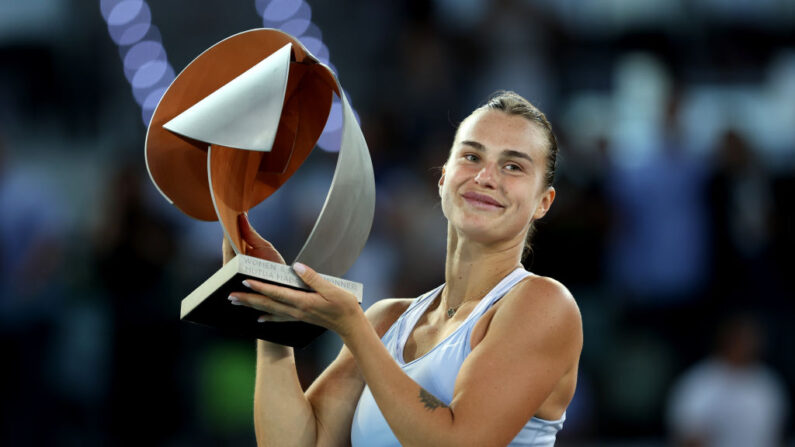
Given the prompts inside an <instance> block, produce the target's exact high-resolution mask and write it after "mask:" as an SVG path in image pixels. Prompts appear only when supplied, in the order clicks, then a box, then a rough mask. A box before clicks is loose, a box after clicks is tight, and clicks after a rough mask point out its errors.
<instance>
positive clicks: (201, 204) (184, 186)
mask: <svg viewBox="0 0 795 447" xmlns="http://www.w3.org/2000/svg"><path fill="white" fill-rule="evenodd" d="M275 58H281V60H276V59H275ZM263 64H264V65H263ZM268 64H269V66H265V65H268ZM260 65H262V66H263V67H265V68H264V69H262V70H260V72H259V73H254V71H255V69H256V68H257V67H258V66H260ZM269 68H270V71H268V69H269ZM263 70H264V71H263ZM280 70H281V71H280ZM285 70H286V71H285ZM246 77H247V78H246ZM285 77H286V79H283V78H285ZM223 89H226V90H224V92H225V94H226V97H225V98H224V97H222V98H221V99H220V100H217V101H215V103H209V102H208V100H212V99H213V98H212V96H213V95H216V96H218V95H217V94H218V93H224V92H222V91H221V90H223ZM230 92H231V93H230ZM333 93H337V94H338V95H339V94H340V91H339V89H338V87H337V83H336V81H335V78H334V75H333V74H332V73H331V71H330V70H329V69H328V68H327V67H326V66H324V65H322V64H320V63H318V62H317V61H316V60H315V59H314V58H313V57H312V56H311V55H310V54H309V53H307V52H306V50H305V49H304V48H303V46H302V45H301V44H300V42H298V41H297V40H296V39H294V38H293V37H291V36H289V35H287V34H285V33H283V32H280V31H277V30H269V29H258V30H252V31H247V32H243V33H240V34H237V35H234V36H232V37H229V38H227V39H225V40H223V41H221V42H219V43H217V44H216V45H214V46H212V47H211V48H209V49H208V50H206V51H205V52H203V53H202V54H201V55H199V56H198V57H197V58H196V59H195V60H193V61H192V62H191V63H190V64H189V65H188V66H187V67H186V68H185V69H184V70H183V71H182V72H181V73H180V74H179V76H177V78H176V79H175V80H174V82H173V83H172V84H171V86H170V87H169V88H168V90H167V91H166V93H165V94H164V95H163V97H162V99H161V100H160V103H159V104H158V106H157V109H156V110H155V113H154V115H153V116H152V120H151V122H150V125H149V131H148V133H147V137H146V161H147V167H148V169H149V173H150V175H151V177H152V181H153V182H154V183H155V185H156V186H157V188H158V189H159V190H160V192H161V193H162V194H163V195H164V196H165V197H166V198H167V199H168V200H169V201H170V202H171V203H173V204H174V205H175V206H176V207H177V208H179V209H180V210H181V211H183V212H184V213H185V214H187V215H189V216H191V217H194V218H197V219H200V220H217V219H218V220H220V221H221V224H222V226H223V228H224V231H225V233H226V235H227V236H228V237H229V239H230V242H232V244H233V246H234V248H235V252H237V253H245V244H244V243H243V242H242V238H241V236H240V233H239V229H238V226H237V216H238V215H239V214H240V213H243V212H245V211H248V210H249V209H251V208H253V207H254V206H256V205H257V204H259V203H260V202H262V201H263V200H264V199H266V198H267V197H268V196H270V195H271V194H273V192H274V191H276V190H277V189H278V188H279V187H281V186H282V185H283V184H284V183H285V182H286V181H287V179H289V178H290V177H291V176H292V175H293V174H294V173H295V171H296V170H297V169H298V167H299V166H300V165H301V164H302V163H303V162H304V161H305V160H306V158H307V156H308V155H309V153H310V152H311V151H312V149H313V148H314V146H315V143H316V141H317V140H318V138H319V136H320V134H321V132H322V131H323V127H324V125H325V122H326V120H327V118H328V115H329V111H330V109H331V100H332V95H333ZM235 95H237V96H235ZM221 96H223V95H221ZM280 96H281V97H280ZM282 98H283V99H282ZM216 99H218V98H216ZM263 104H264V105H265V106H266V107H265V110H263ZM189 109H190V110H189ZM194 111H195V112H196V113H193V115H192V116H191V117H189V119H188V121H190V120H192V122H189V123H188V124H187V125H183V126H182V127H179V124H178V123H176V122H177V121H178V120H179V119H180V118H182V117H183V116H187V115H188V114H189V113H190V112H194ZM246 120H248V122H246ZM183 121H185V120H183ZM172 123H174V124H173V125H172V129H169V125H170V124H172ZM241 123H242V124H241ZM191 126H192V127H193V128H192V129H191V128H190V127H191ZM214 126H215V127H216V129H213V127H214ZM213 132H214V133H213ZM224 134H225V135H224ZM213 140H217V142H216V141H213ZM216 143H225V144H226V145H223V144H216ZM256 146H259V147H256Z"/></svg>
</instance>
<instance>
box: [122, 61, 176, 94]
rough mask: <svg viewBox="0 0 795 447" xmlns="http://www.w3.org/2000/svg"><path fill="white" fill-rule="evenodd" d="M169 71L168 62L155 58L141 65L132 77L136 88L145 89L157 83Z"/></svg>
mask: <svg viewBox="0 0 795 447" xmlns="http://www.w3.org/2000/svg"><path fill="white" fill-rule="evenodd" d="M167 71H168V62H165V61H159V60H153V61H148V62H147V63H145V64H143V65H141V67H140V68H138V70H137V71H136V72H135V75H133V79H132V82H131V84H132V86H133V88H134V89H144V88H147V87H151V86H153V85H155V84H157V81H159V80H161V79H163V76H164V75H165V74H166V72H167Z"/></svg>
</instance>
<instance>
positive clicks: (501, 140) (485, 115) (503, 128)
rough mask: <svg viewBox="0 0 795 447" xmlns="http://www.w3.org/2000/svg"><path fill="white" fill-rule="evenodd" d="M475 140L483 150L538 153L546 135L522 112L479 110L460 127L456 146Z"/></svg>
mask: <svg viewBox="0 0 795 447" xmlns="http://www.w3.org/2000/svg"><path fill="white" fill-rule="evenodd" d="M464 141H474V142H477V143H479V144H481V145H483V147H484V148H485V149H486V150H489V149H491V150H500V151H501V150H503V149H511V150H518V151H522V152H527V153H528V154H530V155H531V156H532V155H536V156H537V155H538V154H539V152H541V153H543V151H544V150H545V147H546V136H545V135H544V130H543V129H542V128H541V126H540V125H538V124H536V123H534V122H532V121H530V120H529V119H527V118H525V117H523V116H521V115H512V114H508V113H505V112H502V111H500V110H479V111H476V112H474V113H473V114H472V115H470V116H468V117H467V118H466V119H465V120H464V121H463V122H462V123H461V125H460V126H459V128H458V132H457V133H456V137H455V143H454V144H455V145H460V144H461V143H462V142H464Z"/></svg>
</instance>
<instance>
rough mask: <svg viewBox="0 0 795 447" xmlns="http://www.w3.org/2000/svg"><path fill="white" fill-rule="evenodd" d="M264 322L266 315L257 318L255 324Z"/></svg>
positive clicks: (266, 319)
mask: <svg viewBox="0 0 795 447" xmlns="http://www.w3.org/2000/svg"><path fill="white" fill-rule="evenodd" d="M266 321H268V316H267V315H262V316H261V317H259V318H257V322H258V323H264V322H266Z"/></svg>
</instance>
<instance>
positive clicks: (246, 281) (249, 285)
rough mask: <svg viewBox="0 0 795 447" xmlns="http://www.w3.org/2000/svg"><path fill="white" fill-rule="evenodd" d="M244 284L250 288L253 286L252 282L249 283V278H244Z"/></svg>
mask: <svg viewBox="0 0 795 447" xmlns="http://www.w3.org/2000/svg"><path fill="white" fill-rule="evenodd" d="M243 285H244V286H246V287H248V288H249V289H250V288H251V284H249V283H248V280H247V279H244V280H243Z"/></svg>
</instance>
